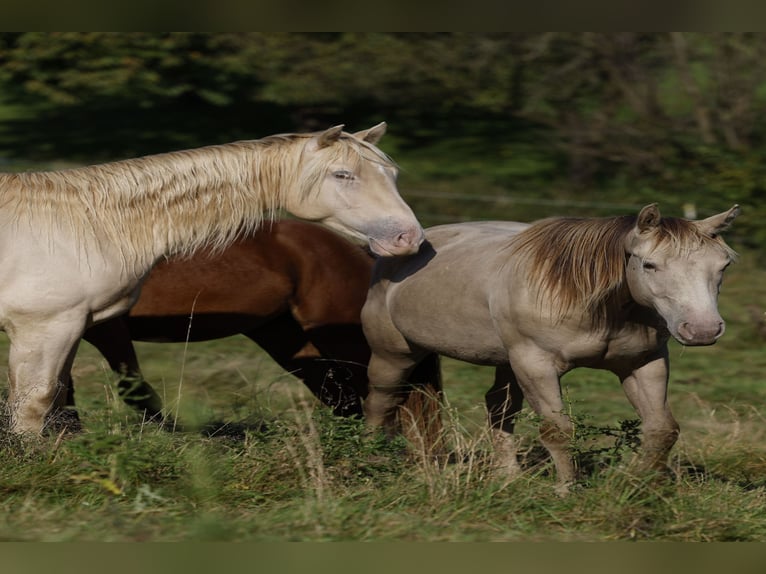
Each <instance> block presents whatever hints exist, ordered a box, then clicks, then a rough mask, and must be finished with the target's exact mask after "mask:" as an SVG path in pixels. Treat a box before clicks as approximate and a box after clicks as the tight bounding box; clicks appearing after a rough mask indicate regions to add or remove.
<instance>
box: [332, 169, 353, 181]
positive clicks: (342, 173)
mask: <svg viewBox="0 0 766 574" xmlns="http://www.w3.org/2000/svg"><path fill="white" fill-rule="evenodd" d="M333 176H334V177H335V178H336V179H353V178H354V174H353V173H351V172H350V171H348V170H345V169H341V170H338V171H334V172H333Z"/></svg>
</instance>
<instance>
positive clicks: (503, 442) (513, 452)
mask: <svg viewBox="0 0 766 574" xmlns="http://www.w3.org/2000/svg"><path fill="white" fill-rule="evenodd" d="M490 432H491V434H492V448H493V451H494V456H493V460H492V467H493V469H494V470H495V471H496V472H498V473H502V474H504V475H506V476H507V477H508V478H515V477H517V476H519V475H520V474H521V465H520V464H519V459H518V439H517V438H516V437H514V436H513V435H512V434H510V433H507V432H505V431H502V430H500V429H492V430H491V431H490Z"/></svg>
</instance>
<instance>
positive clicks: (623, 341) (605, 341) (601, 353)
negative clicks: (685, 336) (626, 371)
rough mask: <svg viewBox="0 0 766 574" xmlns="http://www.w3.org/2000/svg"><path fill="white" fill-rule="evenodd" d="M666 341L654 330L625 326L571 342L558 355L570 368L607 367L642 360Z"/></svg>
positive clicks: (664, 337)
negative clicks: (615, 330)
mask: <svg viewBox="0 0 766 574" xmlns="http://www.w3.org/2000/svg"><path fill="white" fill-rule="evenodd" d="M666 342H667V337H666V336H664V335H663V334H662V333H661V332H659V331H658V330H656V329H651V328H646V327H626V328H623V329H621V330H620V331H618V332H616V333H609V334H603V335H601V336H594V335H590V336H584V337H580V338H579V339H573V340H572V342H571V343H569V344H568V345H566V346H564V347H563V348H562V352H563V355H564V360H565V361H566V363H568V365H569V366H570V368H574V367H595V368H610V367H611V366H613V365H615V364H617V363H620V364H625V363H632V362H635V361H643V360H644V358H645V357H646V356H647V355H651V354H653V353H655V352H656V351H657V349H659V348H660V347H661V346H663V345H664V344H665V343H666Z"/></svg>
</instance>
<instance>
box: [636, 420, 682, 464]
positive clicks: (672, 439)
mask: <svg viewBox="0 0 766 574" xmlns="http://www.w3.org/2000/svg"><path fill="white" fill-rule="evenodd" d="M678 433H679V430H678V428H673V429H667V430H649V431H646V430H645V431H644V437H643V441H642V444H641V452H640V456H639V459H638V465H639V468H641V469H646V470H665V469H666V468H667V460H668V455H669V454H670V450H671V449H672V448H673V445H675V443H676V441H677V440H678Z"/></svg>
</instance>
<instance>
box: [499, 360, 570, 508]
mask: <svg viewBox="0 0 766 574" xmlns="http://www.w3.org/2000/svg"><path fill="white" fill-rule="evenodd" d="M509 357H510V363H511V367H512V369H513V373H514V374H515V375H516V380H517V381H518V384H519V387H520V388H521V390H522V392H523V394H524V397H525V398H526V399H527V401H528V402H529V404H530V405H531V407H532V408H533V409H534V411H535V412H536V413H537V414H538V415H539V416H540V417H541V418H542V422H541V423H540V442H542V443H543V446H545V448H546V449H547V450H548V452H549V453H550V455H551V458H552V459H553V464H554V465H555V467H556V474H557V477H558V481H557V482H558V484H557V486H556V491H557V492H558V493H559V494H562V495H563V494H566V493H567V492H568V491H569V487H570V486H571V485H572V484H573V483H574V482H575V478H576V473H575V467H574V462H573V460H572V456H571V453H570V444H571V442H572V437H573V433H574V426H573V425H572V421H571V420H569V417H568V416H567V415H566V414H565V408H564V401H563V399H562V397H561V384H560V381H559V373H558V372H557V371H556V369H555V367H554V364H555V361H554V359H553V358H552V357H550V356H549V355H548V354H547V353H545V352H544V351H542V350H540V349H537V348H536V347H532V348H530V347H527V346H525V347H524V348H514V349H513V350H512V351H511V352H510V353H509Z"/></svg>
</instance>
